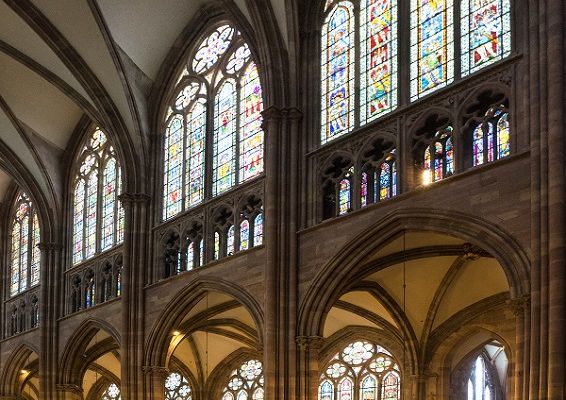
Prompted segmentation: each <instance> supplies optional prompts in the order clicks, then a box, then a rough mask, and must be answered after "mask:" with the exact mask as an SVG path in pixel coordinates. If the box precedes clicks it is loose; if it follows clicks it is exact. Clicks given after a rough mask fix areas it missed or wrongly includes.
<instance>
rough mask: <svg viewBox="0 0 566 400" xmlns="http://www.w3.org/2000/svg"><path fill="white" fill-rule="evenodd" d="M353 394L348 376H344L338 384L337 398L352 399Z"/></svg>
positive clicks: (340, 399) (341, 399) (339, 399)
mask: <svg viewBox="0 0 566 400" xmlns="http://www.w3.org/2000/svg"><path fill="white" fill-rule="evenodd" d="M353 396H354V385H353V383H352V380H351V379H350V378H345V379H343V380H342V382H340V385H339V386H338V400H352V398H353Z"/></svg>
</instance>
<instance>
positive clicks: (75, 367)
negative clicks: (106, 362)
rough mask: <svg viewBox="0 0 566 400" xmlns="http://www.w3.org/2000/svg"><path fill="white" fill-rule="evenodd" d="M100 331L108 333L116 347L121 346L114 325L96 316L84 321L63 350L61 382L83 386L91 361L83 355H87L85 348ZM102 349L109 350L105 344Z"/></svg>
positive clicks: (60, 368)
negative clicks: (83, 376)
mask: <svg viewBox="0 0 566 400" xmlns="http://www.w3.org/2000/svg"><path fill="white" fill-rule="evenodd" d="M100 331H102V332H105V333H107V334H108V335H109V336H110V338H112V339H113V341H114V347H116V346H119V344H120V334H119V333H118V331H117V329H116V328H114V327H113V326H112V325H110V324H109V323H107V322H106V321H103V320H100V319H95V318H90V319H88V320H86V321H84V322H83V323H81V324H80V325H79V327H78V328H77V329H76V330H75V332H74V333H73V335H71V337H70V338H69V340H68V341H67V346H66V347H65V349H64V350H63V355H62V357H61V361H60V367H59V371H60V372H59V382H60V383H62V384H69V385H76V386H78V387H80V386H81V380H82V375H83V374H84V372H85V370H86V367H87V366H88V362H89V360H88V359H86V360H85V357H83V355H85V350H86V349H87V346H88V344H89V343H90V341H91V340H92V339H93V338H94V336H95V335H96V334H97V333H98V332H100ZM102 350H104V351H107V350H108V349H107V347H106V346H104V348H103V349H102ZM87 358H88V357H87ZM90 358H92V357H90ZM95 358H96V357H95ZM90 361H91V360H90Z"/></svg>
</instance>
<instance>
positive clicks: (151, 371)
mask: <svg viewBox="0 0 566 400" xmlns="http://www.w3.org/2000/svg"><path fill="white" fill-rule="evenodd" d="M142 371H143V373H144V374H147V375H161V376H163V377H165V376H167V375H168V374H169V369H168V368H166V367H162V366H157V365H144V366H143V367H142Z"/></svg>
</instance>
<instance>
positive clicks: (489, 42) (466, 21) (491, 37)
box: [460, 0, 511, 76]
mask: <svg viewBox="0 0 566 400" xmlns="http://www.w3.org/2000/svg"><path fill="white" fill-rule="evenodd" d="M460 4H461V6H460V15H461V22H460V29H461V34H462V39H461V40H462V45H461V46H462V62H461V64H462V76H466V75H468V74H471V73H472V72H475V71H477V70H479V69H481V68H483V67H485V66H487V65H489V64H492V63H494V62H495V61H498V60H501V59H502V58H504V57H507V56H509V54H511V6H510V4H509V0H462V2H461V3H460Z"/></svg>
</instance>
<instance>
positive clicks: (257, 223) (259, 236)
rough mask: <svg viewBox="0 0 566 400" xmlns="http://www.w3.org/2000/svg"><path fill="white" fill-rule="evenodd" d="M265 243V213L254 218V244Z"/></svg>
mask: <svg viewBox="0 0 566 400" xmlns="http://www.w3.org/2000/svg"><path fill="white" fill-rule="evenodd" d="M262 243H263V214H258V215H257V216H256V217H255V220H254V246H259V245H260V244H262Z"/></svg>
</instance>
